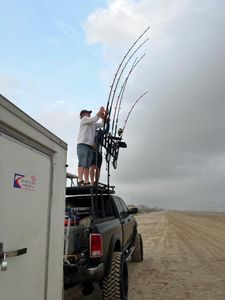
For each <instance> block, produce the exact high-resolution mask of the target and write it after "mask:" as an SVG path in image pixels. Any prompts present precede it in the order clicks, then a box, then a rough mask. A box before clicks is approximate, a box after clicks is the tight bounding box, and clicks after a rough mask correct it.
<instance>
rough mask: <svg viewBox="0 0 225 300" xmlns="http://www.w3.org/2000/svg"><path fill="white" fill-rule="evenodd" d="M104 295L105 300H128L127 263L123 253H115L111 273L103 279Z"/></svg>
mask: <svg viewBox="0 0 225 300" xmlns="http://www.w3.org/2000/svg"><path fill="white" fill-rule="evenodd" d="M102 295H103V299H104V300H127V299H128V271H127V262H126V259H125V257H124V255H123V253H122V252H113V257H112V264H111V270H110V273H109V275H108V276H107V277H105V278H104V279H103V287H102Z"/></svg>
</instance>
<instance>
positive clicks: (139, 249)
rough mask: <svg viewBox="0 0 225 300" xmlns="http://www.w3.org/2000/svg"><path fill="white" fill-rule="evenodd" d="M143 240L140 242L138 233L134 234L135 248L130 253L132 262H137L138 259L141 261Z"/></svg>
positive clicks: (140, 238)
mask: <svg viewBox="0 0 225 300" xmlns="http://www.w3.org/2000/svg"><path fill="white" fill-rule="evenodd" d="M143 257H144V254H143V242H142V237H141V234H140V233H137V234H136V238H135V249H134V251H133V253H132V254H131V259H132V261H134V262H139V261H143Z"/></svg>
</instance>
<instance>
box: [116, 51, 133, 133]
mask: <svg viewBox="0 0 225 300" xmlns="http://www.w3.org/2000/svg"><path fill="white" fill-rule="evenodd" d="M137 59H138V58H137V57H136V58H135V60H134V62H133V64H132V66H131V68H130V71H129V73H128V75H127V77H126V79H125V81H124V83H123V84H122V87H121V89H120V92H119V94H118V96H117V101H116V105H115V108H114V115H113V119H112V129H111V131H112V132H113V128H114V123H115V119H116V114H117V109H118V104H119V101H120V97H121V94H122V91H123V89H124V88H125V85H126V84H125V82H126V81H127V80H128V78H129V75H130V74H131V73H132V71H133V69H134V67H135V64H136V61H137ZM114 135H115V134H114Z"/></svg>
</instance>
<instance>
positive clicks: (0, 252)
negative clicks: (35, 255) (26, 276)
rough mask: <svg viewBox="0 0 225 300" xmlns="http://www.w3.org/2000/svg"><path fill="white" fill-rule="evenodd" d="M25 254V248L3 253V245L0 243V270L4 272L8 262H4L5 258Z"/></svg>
mask: <svg viewBox="0 0 225 300" xmlns="http://www.w3.org/2000/svg"><path fill="white" fill-rule="evenodd" d="M26 253H27V248H22V249H18V250H14V251H6V252H4V251H3V243H0V264H1V270H2V271H6V270H7V266H8V262H7V260H6V258H7V257H13V256H20V255H23V254H26Z"/></svg>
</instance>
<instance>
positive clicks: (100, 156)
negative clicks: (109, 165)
mask: <svg viewBox="0 0 225 300" xmlns="http://www.w3.org/2000/svg"><path fill="white" fill-rule="evenodd" d="M97 155H98V157H96V151H95V150H94V151H93V157H92V162H91V165H94V166H96V160H97V167H98V168H101V165H102V155H101V153H99V152H98V154H97Z"/></svg>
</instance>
